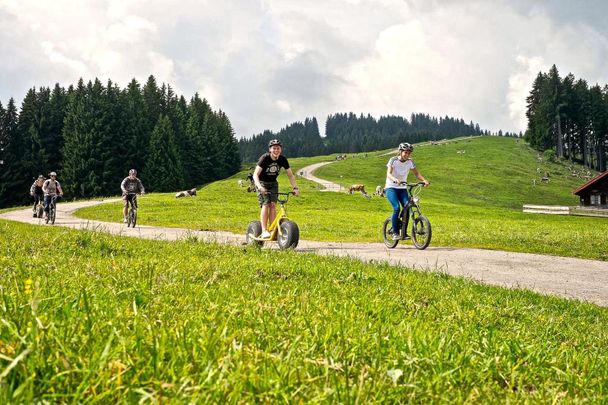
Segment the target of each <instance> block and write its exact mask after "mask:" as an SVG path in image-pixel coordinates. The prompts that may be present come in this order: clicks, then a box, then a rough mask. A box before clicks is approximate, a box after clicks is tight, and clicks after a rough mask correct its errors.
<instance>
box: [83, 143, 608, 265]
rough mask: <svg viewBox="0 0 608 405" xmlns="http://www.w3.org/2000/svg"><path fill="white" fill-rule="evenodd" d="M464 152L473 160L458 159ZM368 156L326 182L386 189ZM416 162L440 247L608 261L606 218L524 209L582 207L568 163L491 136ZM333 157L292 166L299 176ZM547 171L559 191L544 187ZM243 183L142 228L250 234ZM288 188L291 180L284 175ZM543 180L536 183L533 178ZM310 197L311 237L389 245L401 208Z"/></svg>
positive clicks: (248, 197) (303, 214)
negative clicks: (386, 224)
mask: <svg viewBox="0 0 608 405" xmlns="http://www.w3.org/2000/svg"><path fill="white" fill-rule="evenodd" d="M458 151H464V153H457V152H458ZM363 156H364V155H363V154H359V155H358V156H357V157H351V158H349V159H347V160H345V161H339V162H336V163H333V164H331V165H328V166H325V167H323V168H321V169H319V170H318V171H317V172H316V175H317V176H319V177H321V178H326V179H330V180H333V181H335V182H338V183H341V184H342V185H344V186H348V185H350V184H353V183H364V184H366V186H367V188H368V189H369V190H370V191H373V189H374V188H375V186H376V185H380V184H384V179H385V173H386V163H387V161H388V158H389V157H390V156H389V155H386V151H384V152H378V153H368V155H367V158H364V157H363ZM413 159H414V161H415V162H416V164H417V165H418V167H419V169H420V171H421V172H422V173H423V174H424V175H425V176H426V177H427V178H428V179H429V180H430V181H431V187H429V188H427V189H424V190H423V192H422V194H421V204H422V208H423V212H424V213H425V215H426V216H428V217H429V219H430V220H431V223H432V225H433V241H432V246H460V247H476V248H487V249H498V250H508V251H518V252H533V253H542V254H552V255H561V256H575V257H584V258H593V259H600V260H608V253H607V251H606V236H605V235H606V234H608V220H606V219H603V218H584V217H558V216H548V215H534V214H524V213H522V212H521V211H522V205H523V204H524V203H532V204H567V205H573V204H576V203H577V200H576V198H575V196H573V195H572V191H573V190H574V189H575V188H576V187H577V186H578V185H580V184H582V182H583V180H581V179H576V178H572V176H571V175H570V171H569V170H568V169H567V167H566V166H567V165H566V164H557V163H555V164H554V163H547V162H539V161H538V159H537V152H535V151H533V150H532V149H530V148H529V147H528V146H527V145H526V144H525V143H524V142H523V141H519V142H518V141H517V140H516V139H513V138H498V137H482V138H473V139H463V140H460V141H457V142H450V143H447V144H442V145H430V144H427V145H424V146H420V147H417V148H416V150H415V151H414V154H413ZM324 160H333V157H331V156H329V157H316V158H300V159H293V160H291V164H292V166H293V168H294V170H295V171H296V172H297V171H298V169H299V168H301V167H303V166H306V165H308V164H311V163H314V162H319V161H324ZM545 172H548V173H549V174H550V182H549V183H540V178H541V177H542V176H543V175H544V173H545ZM245 175H246V172H243V173H240V174H239V175H238V176H235V177H233V178H230V179H227V180H224V181H220V182H216V183H213V184H210V185H208V186H206V187H204V188H203V189H201V190H200V192H199V196H198V197H196V198H192V199H175V198H174V197H173V195H172V194H165V195H157V194H153V195H151V196H146V197H144V198H142V199H140V207H141V209H140V218H141V221H140V223H141V224H148V225H165V226H177V227H186V228H192V229H203V230H227V231H232V232H237V233H244V232H245V229H246V228H247V224H248V222H249V221H251V220H253V219H257V217H258V215H259V208H258V205H257V198H256V196H255V195H254V194H253V193H247V192H245V190H244V188H239V187H238V186H237V179H238V178H244V177H245ZM279 179H280V183H281V185H282V187H283V189H287V184H288V183H287V178H286V176H285V175H284V174H283V175H281V176H280V177H279ZM533 179H535V180H537V184H536V185H533V182H532V180H533ZM299 183H300V188H301V191H302V196H301V197H300V198H297V199H295V198H294V199H292V200H290V203H289V205H288V212H289V215H290V217H292V218H293V219H294V220H295V221H297V222H298V224H299V226H300V230H301V237H302V238H304V239H310V240H327V241H376V242H377V241H380V240H381V236H380V228H381V224H382V222H383V220H384V219H385V218H386V217H387V216H388V215H389V214H390V211H391V208H390V205H389V204H388V202H387V201H386V199H383V198H372V199H365V198H362V197H361V195H347V194H338V193H327V192H319V191H318V186H317V185H316V184H314V183H311V182H308V181H306V180H303V179H300V180H299ZM79 215H81V216H83V217H85V218H91V219H100V220H106V221H116V222H117V221H120V220H121V208H120V204H119V203H116V204H108V205H104V206H98V207H92V208H88V209H85V210H81V211H79Z"/></svg>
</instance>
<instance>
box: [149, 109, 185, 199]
mask: <svg viewBox="0 0 608 405" xmlns="http://www.w3.org/2000/svg"><path fill="white" fill-rule="evenodd" d="M148 150H149V154H148V158H147V160H146V165H145V175H146V179H147V180H146V185H147V187H148V188H149V189H150V190H151V191H161V192H162V191H174V190H176V189H180V188H181V187H182V185H183V168H182V164H181V160H180V156H179V154H178V151H177V146H176V145H175V139H174V137H173V128H172V127H171V121H170V120H169V118H168V117H167V116H166V115H164V114H162V115H161V116H160V118H159V120H158V123H157V124H156V127H155V128H154V131H153V132H152V136H151V137H150V147H149V149H148Z"/></svg>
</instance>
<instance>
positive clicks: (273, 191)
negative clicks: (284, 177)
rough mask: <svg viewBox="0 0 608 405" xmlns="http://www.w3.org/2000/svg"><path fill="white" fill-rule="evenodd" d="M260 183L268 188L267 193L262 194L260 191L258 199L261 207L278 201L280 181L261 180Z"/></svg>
mask: <svg viewBox="0 0 608 405" xmlns="http://www.w3.org/2000/svg"><path fill="white" fill-rule="evenodd" d="M260 184H261V185H262V187H264V188H265V189H266V194H262V193H260V192H259V191H258V201H259V202H260V207H261V206H263V205H267V204H269V203H271V202H273V203H276V202H277V201H278V198H279V195H278V193H279V183H278V182H276V181H269V182H266V181H260Z"/></svg>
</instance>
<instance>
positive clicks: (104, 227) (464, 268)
mask: <svg viewBox="0 0 608 405" xmlns="http://www.w3.org/2000/svg"><path fill="white" fill-rule="evenodd" d="M114 201H119V199H109V200H96V201H82V202H74V203H63V202H62V203H59V204H58V205H57V219H56V222H55V226H66V227H70V228H74V229H90V230H96V231H103V232H108V233H111V234H115V235H122V236H130V237H140V238H148V239H159V240H179V239H185V238H192V237H196V238H198V239H199V240H205V241H214V242H218V243H226V244H232V245H241V244H244V243H245V237H244V235H239V234H233V233H230V232H205V231H193V230H188V229H180V228H167V227H151V226H140V225H138V226H137V227H136V228H127V227H126V226H125V225H124V224H119V223H109V222H99V221H90V220H84V219H79V218H76V217H75V216H73V213H74V211H75V210H77V209H79V208H82V207H86V206H91V205H96V204H102V203H108V202H114ZM0 219H8V220H13V221H20V222H26V223H30V224H40V225H42V226H51V225H44V224H43V223H42V222H41V221H39V220H38V219H36V218H32V212H31V210H30V209H25V210H19V211H10V212H6V213H4V214H0ZM272 245H274V246H276V245H275V244H272ZM297 250H298V251H301V252H312V253H316V254H320V255H328V256H329V255H332V256H344V257H351V258H355V259H358V260H361V261H365V262H388V263H390V264H392V265H402V266H406V267H408V268H412V269H415V270H420V271H439V272H443V273H446V274H449V275H453V276H463V277H467V278H471V279H474V280H478V281H480V282H482V283H486V284H492V285H497V286H502V287H509V288H526V289H530V290H533V291H537V292H540V293H544V294H552V295H558V296H561V297H566V298H574V299H579V300H583V301H589V302H592V303H595V304H598V305H602V306H608V262H601V261H595V260H583V259H574V258H563V257H553V256H542V255H536V254H526V253H510V252H501V251H492V250H481V249H461V248H443V247H429V248H428V249H426V250H423V251H420V250H417V249H415V248H414V247H413V246H412V245H411V244H405V245H402V244H400V245H398V246H397V248H395V249H387V248H386V247H385V246H384V244H382V243H327V242H315V241H306V240H302V241H300V244H299V245H298V248H297Z"/></svg>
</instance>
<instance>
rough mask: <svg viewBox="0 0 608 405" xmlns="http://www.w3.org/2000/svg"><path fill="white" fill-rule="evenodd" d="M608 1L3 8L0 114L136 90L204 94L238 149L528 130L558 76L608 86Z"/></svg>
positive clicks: (182, 1) (16, 1) (386, 0)
mask: <svg viewBox="0 0 608 405" xmlns="http://www.w3.org/2000/svg"><path fill="white" fill-rule="evenodd" d="M606 15H608V2H605V1H604V0H578V1H577V0H546V1H542V0H538V1H532V0H504V1H503V0H298V1H296V0H222V1H218V0H86V1H84V0H53V1H44V0H0V27H1V28H0V102H1V103H2V105H3V106H6V104H7V102H8V100H9V99H10V98H11V97H13V98H14V99H15V101H16V102H17V103H18V105H20V104H21V101H22V100H23V97H24V96H25V94H26V92H27V91H28V90H29V89H31V88H32V87H36V88H38V87H41V86H46V87H53V86H54V85H55V84H56V83H59V84H60V85H61V86H64V87H67V86H69V85H70V84H75V83H77V81H78V79H79V78H83V79H84V80H85V81H88V80H93V79H95V78H99V79H100V80H101V81H102V82H106V81H107V80H108V79H111V80H112V81H113V82H115V83H117V84H118V85H119V86H120V87H121V88H124V87H126V86H127V84H128V83H129V82H130V81H131V79H133V78H135V79H136V80H137V81H139V82H140V83H142V84H143V83H145V81H146V80H147V78H148V76H149V75H151V74H152V75H154V76H155V78H156V79H157V82H158V83H166V84H169V85H171V86H172V87H173V89H174V90H175V92H176V93H177V94H180V95H183V96H184V97H186V99H187V100H189V99H190V98H191V97H192V96H193V95H194V94H195V93H198V94H199V95H200V96H201V97H204V98H206V99H207V100H208V101H209V103H210V104H211V106H212V108H213V109H215V110H222V111H224V112H225V113H226V114H227V115H228V118H229V119H230V121H231V122H232V125H233V127H234V129H235V132H236V136H237V138H241V137H251V136H252V135H254V134H258V133H261V132H262V131H264V130H266V129H270V130H272V131H278V130H280V129H281V128H283V127H285V126H286V125H288V124H291V123H293V122H295V121H304V119H305V118H307V117H313V116H314V117H316V118H317V120H318V121H319V125H320V129H321V131H322V132H323V126H324V123H325V119H326V118H327V116H328V115H330V114H335V113H338V112H354V113H356V114H360V113H363V114H368V113H369V114H371V115H372V116H374V117H380V116H382V115H389V114H392V115H401V116H404V117H406V118H409V116H410V114H411V113H428V114H430V115H433V116H437V117H440V116H446V115H448V116H451V117H456V118H463V119H464V120H465V121H466V122H470V121H473V122H475V123H479V125H480V126H481V128H482V129H488V130H490V131H498V130H499V129H502V130H503V131H510V132H519V131H525V129H526V117H525V108H526V105H525V104H526V102H525V98H526V96H527V95H528V94H529V92H530V89H531V85H532V82H533V80H534V78H535V77H536V76H537V74H538V73H539V72H540V71H543V72H547V71H548V70H549V68H550V67H551V66H552V65H553V64H555V65H556V66H557V68H558V70H559V72H560V74H561V75H562V77H563V76H564V75H566V74H567V73H572V74H573V75H574V76H575V77H576V78H577V79H579V78H582V79H585V80H587V82H588V83H590V84H591V85H593V84H596V83H599V84H600V85H602V86H603V85H604V84H607V83H608V24H606V22H605V16H606Z"/></svg>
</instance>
